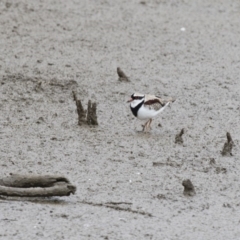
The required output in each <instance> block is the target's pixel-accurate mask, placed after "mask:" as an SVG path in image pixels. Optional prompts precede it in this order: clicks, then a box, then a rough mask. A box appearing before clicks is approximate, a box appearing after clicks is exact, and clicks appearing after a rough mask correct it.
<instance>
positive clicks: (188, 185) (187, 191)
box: [182, 179, 196, 196]
mask: <svg viewBox="0 0 240 240" xmlns="http://www.w3.org/2000/svg"><path fill="white" fill-rule="evenodd" d="M182 185H183V187H184V190H183V195H185V196H194V195H195V194H196V192H195V189H194V186H193V184H192V182H191V181H190V180H189V179H187V180H183V182H182Z"/></svg>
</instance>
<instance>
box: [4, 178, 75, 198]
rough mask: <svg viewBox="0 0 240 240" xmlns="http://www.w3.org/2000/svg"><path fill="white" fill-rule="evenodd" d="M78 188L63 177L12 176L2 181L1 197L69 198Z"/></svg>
mask: <svg viewBox="0 0 240 240" xmlns="http://www.w3.org/2000/svg"><path fill="white" fill-rule="evenodd" d="M75 192H76V187H75V186H74V185H72V184H71V183H70V182H69V180H68V179H67V178H65V177H63V176H54V175H45V176H35V175H31V176H27V175H19V174H12V175H11V176H9V177H5V178H2V179H0V195H2V196H9V197H53V196H69V195H70V194H71V193H72V194H74V193H75Z"/></svg>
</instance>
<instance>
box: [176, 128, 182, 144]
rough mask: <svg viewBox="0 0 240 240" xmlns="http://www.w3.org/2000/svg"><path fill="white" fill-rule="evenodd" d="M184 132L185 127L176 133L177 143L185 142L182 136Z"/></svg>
mask: <svg viewBox="0 0 240 240" xmlns="http://www.w3.org/2000/svg"><path fill="white" fill-rule="evenodd" d="M183 134H184V128H183V129H182V130H181V131H180V133H179V134H177V135H176V137H175V143H176V144H183V138H182V136H183Z"/></svg>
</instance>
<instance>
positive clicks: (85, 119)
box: [73, 91, 98, 126]
mask: <svg viewBox="0 0 240 240" xmlns="http://www.w3.org/2000/svg"><path fill="white" fill-rule="evenodd" d="M73 100H74V101H75V102H76V106H77V113H78V125H79V126H81V125H83V124H88V125H98V121H97V104H96V103H95V102H94V103H92V102H91V100H89V101H88V109H87V110H84V108H83V106H82V103H81V100H79V99H78V98H77V95H76V93H75V92H74V91H73Z"/></svg>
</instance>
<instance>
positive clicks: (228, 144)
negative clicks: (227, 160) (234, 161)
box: [221, 132, 234, 156]
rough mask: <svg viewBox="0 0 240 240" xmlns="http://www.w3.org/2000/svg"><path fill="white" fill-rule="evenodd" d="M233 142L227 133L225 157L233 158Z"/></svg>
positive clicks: (224, 148) (223, 151)
mask: <svg viewBox="0 0 240 240" xmlns="http://www.w3.org/2000/svg"><path fill="white" fill-rule="evenodd" d="M233 144H234V143H233V140H232V137H231V135H230V133H229V132H227V141H226V142H225V143H224V146H223V150H222V152H221V153H222V155H223V156H232V155H233V154H232V148H233Z"/></svg>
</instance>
